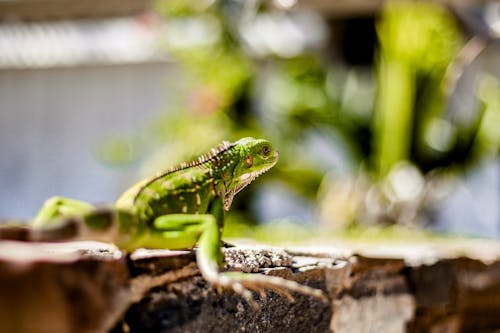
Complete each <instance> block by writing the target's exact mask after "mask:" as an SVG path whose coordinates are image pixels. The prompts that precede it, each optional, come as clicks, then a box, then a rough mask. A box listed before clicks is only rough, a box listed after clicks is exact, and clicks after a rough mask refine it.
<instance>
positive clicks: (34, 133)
mask: <svg viewBox="0 0 500 333" xmlns="http://www.w3.org/2000/svg"><path fill="white" fill-rule="evenodd" d="M176 81H177V74H176V71H175V70H174V69H173V66H172V65H171V64H168V63H142V64H132V65H130V64H129V65H109V66H85V67H73V68H52V69H24V70H0V218H6V217H16V218H27V217H30V216H33V214H35V213H36V211H37V209H38V207H39V206H40V205H41V204H42V203H43V201H44V200H45V199H46V198H48V197H49V196H52V195H55V194H58V195H64V196H70V197H74V198H78V199H82V200H86V201H91V202H111V201H114V200H115V199H116V197H117V196H118V195H119V193H121V191H122V190H123V189H124V188H126V187H127V186H128V185H130V184H131V183H132V182H134V181H135V180H136V176H135V175H136V173H135V171H136V170H135V168H134V166H131V167H127V168H124V167H122V168H111V167H109V166H105V165H102V164H101V163H99V162H98V161H97V160H96V159H95V156H94V154H93V153H92V149H93V147H95V145H96V144H97V143H98V142H99V140H102V139H103V138H105V137H106V136H109V135H113V134H122V133H130V134H134V131H137V130H138V128H140V127H141V126H143V125H144V124H145V122H147V121H148V120H150V119H152V118H153V117H154V115H155V114H157V113H159V112H162V111H163V110H164V106H165V105H166V103H168V101H169V98H173V96H175V95H176V93H175V86H176Z"/></svg>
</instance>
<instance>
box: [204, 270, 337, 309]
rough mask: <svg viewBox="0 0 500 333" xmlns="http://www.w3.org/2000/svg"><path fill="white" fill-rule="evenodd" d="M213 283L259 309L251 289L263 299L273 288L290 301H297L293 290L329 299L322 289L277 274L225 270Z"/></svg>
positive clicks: (326, 300) (325, 299) (324, 299)
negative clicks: (229, 290)
mask: <svg viewBox="0 0 500 333" xmlns="http://www.w3.org/2000/svg"><path fill="white" fill-rule="evenodd" d="M213 284H214V285H216V286H217V287H221V288H229V289H232V290H233V291H234V292H236V293H237V294H239V295H241V296H242V297H243V298H244V299H245V300H246V301H247V302H248V303H249V304H250V305H251V306H252V307H253V308H254V309H258V308H259V306H258V304H257V302H256V301H255V299H254V297H253V294H252V292H251V291H256V292H258V293H259V294H260V296H261V298H263V299H265V298H266V292H265V291H266V290H271V291H274V292H276V293H277V294H280V295H281V296H284V297H286V298H287V299H288V300H289V301H290V302H294V301H295V299H294V297H293V296H292V294H291V292H297V293H299V294H303V295H307V296H312V297H315V298H318V299H320V300H322V301H324V302H328V301H329V300H328V297H327V296H326V295H325V293H324V292H323V291H322V290H320V289H315V288H311V287H308V286H305V285H303V284H300V283H297V282H295V281H290V280H287V279H284V278H281V277H277V276H269V275H261V274H248V273H241V272H225V273H220V275H219V277H218V281H217V282H215V281H214V282H213Z"/></svg>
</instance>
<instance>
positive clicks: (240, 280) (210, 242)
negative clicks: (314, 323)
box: [146, 203, 326, 306]
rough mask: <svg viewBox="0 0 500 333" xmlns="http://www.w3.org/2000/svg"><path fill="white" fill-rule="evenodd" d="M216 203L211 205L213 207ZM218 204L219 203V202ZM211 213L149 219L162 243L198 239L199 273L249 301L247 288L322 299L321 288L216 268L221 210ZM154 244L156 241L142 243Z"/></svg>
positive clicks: (168, 244)
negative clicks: (299, 294) (218, 219)
mask: <svg viewBox="0 0 500 333" xmlns="http://www.w3.org/2000/svg"><path fill="white" fill-rule="evenodd" d="M217 208H218V204H217V203H215V206H213V207H212V211H214V209H215V210H217ZM220 208H222V206H220ZM214 213H215V215H212V214H171V215H164V216H160V217H158V218H156V219H155V220H154V222H153V226H154V229H155V233H157V234H158V235H161V236H160V238H159V239H155V243H156V242H161V238H163V239H164V242H165V247H168V248H173V247H174V248H180V247H183V245H184V246H187V247H190V246H192V245H194V244H195V243H196V240H198V242H197V243H198V249H197V251H196V260H197V264H198V267H199V269H200V272H201V274H202V276H203V277H204V278H205V279H206V280H207V281H208V282H209V283H210V284H211V285H212V286H214V287H221V288H229V289H232V290H234V291H235V292H236V293H238V294H240V295H242V296H243V297H244V298H245V299H246V300H247V301H248V302H249V303H250V304H251V305H253V306H256V303H255V302H254V300H253V296H252V294H251V292H250V290H255V291H258V292H262V291H263V290H264V289H270V290H273V291H276V292H278V293H280V294H284V295H288V291H296V292H299V293H302V294H306V295H311V296H314V297H318V298H321V299H326V297H325V295H324V294H323V292H322V291H320V290H318V289H314V288H310V287H307V286H304V285H301V284H299V283H296V282H293V281H290V280H286V279H283V278H280V277H275V276H265V275H261V274H248V273H242V272H220V270H219V267H220V265H221V264H222V262H223V254H222V252H221V240H220V225H221V224H220V223H218V222H217V218H216V216H218V217H219V218H221V216H222V215H219V214H222V211H220V212H219V213H217V212H215V211H214ZM147 245H155V246H154V247H158V246H157V245H159V244H146V246H147ZM172 245H174V246H172Z"/></svg>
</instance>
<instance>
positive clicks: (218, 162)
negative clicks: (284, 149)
mask: <svg viewBox="0 0 500 333" xmlns="http://www.w3.org/2000/svg"><path fill="white" fill-rule="evenodd" d="M277 161H278V151H277V150H275V149H274V148H273V146H272V144H271V143H270V142H269V141H267V140H263V139H254V138H243V139H241V140H239V141H237V142H234V143H229V142H223V143H222V144H221V145H219V146H218V147H216V148H214V149H212V150H211V152H210V153H208V154H206V155H202V156H201V157H199V158H198V159H196V160H194V161H192V162H189V163H183V164H181V165H179V166H177V167H175V168H172V169H169V170H167V171H165V172H162V173H159V174H158V175H156V176H154V177H152V178H149V179H145V180H143V181H141V182H139V183H137V184H135V185H134V186H132V187H131V188H130V189H128V190H127V191H126V192H125V193H124V194H123V195H122V196H121V197H120V198H119V199H118V201H117V202H116V203H115V204H114V205H113V206H111V207H107V208H96V207H94V206H92V205H90V204H88V203H85V202H82V201H77V200H73V199H68V198H62V197H53V198H51V199H49V200H47V201H46V202H45V204H44V205H43V207H42V208H41V209H40V211H39V212H38V214H37V216H36V218H35V221H34V223H33V226H34V227H35V230H53V231H54V232H55V234H57V230H66V232H69V233H70V234H71V235H72V233H75V235H76V236H78V238H80V239H94V240H102V241H108V242H112V243H114V244H116V245H117V246H118V247H120V248H122V249H124V250H127V251H133V250H135V249H137V248H140V247H145V248H166V249H185V248H193V247H194V246H195V245H196V244H197V249H196V260H197V264H198V267H199V269H200V272H201V274H202V276H203V277H204V278H205V279H206V280H207V281H208V282H209V283H210V284H211V285H213V286H216V287H222V288H231V289H233V290H234V291H235V292H237V293H239V294H241V295H242V296H244V297H245V298H246V299H247V300H252V294H251V293H250V291H249V289H250V290H256V291H262V289H263V288H268V289H272V290H275V291H278V292H280V291H281V292H283V293H284V294H287V292H286V290H291V291H297V292H300V293H304V294H308V295H312V296H316V297H319V298H323V299H324V298H325V296H324V294H323V293H322V291H321V290H317V289H313V288H310V287H307V286H304V285H301V284H298V283H296V282H292V281H289V280H285V279H282V278H278V277H272V276H264V275H260V274H245V273H237V272H221V271H220V270H219V266H220V264H221V263H222V262H223V254H222V251H221V244H222V241H221V231H222V227H223V218H224V210H228V209H229V208H230V206H231V203H232V201H233V198H234V196H235V195H236V194H237V193H238V192H239V191H241V190H242V189H243V188H244V187H245V186H247V185H248V184H250V182H252V181H253V180H254V179H255V178H257V177H258V176H259V175H261V174H262V173H264V172H266V171H267V170H269V169H270V168H272V167H273V166H274V165H275V164H276V162H277ZM69 222H74V223H69ZM61 225H63V226H66V228H61ZM68 226H69V231H68Z"/></svg>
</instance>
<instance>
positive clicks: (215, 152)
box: [133, 141, 235, 203]
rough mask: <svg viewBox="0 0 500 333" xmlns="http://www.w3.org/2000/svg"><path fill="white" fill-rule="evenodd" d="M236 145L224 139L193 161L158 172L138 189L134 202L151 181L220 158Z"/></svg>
mask: <svg viewBox="0 0 500 333" xmlns="http://www.w3.org/2000/svg"><path fill="white" fill-rule="evenodd" d="M234 146H235V145H234V143H231V142H228V141H223V142H222V143H221V144H220V145H218V146H217V147H215V148H212V149H211V150H210V152H209V153H208V154H204V155H201V156H200V157H198V158H197V159H195V160H193V161H191V162H183V163H181V164H179V165H177V166H175V167H172V168H169V169H167V170H165V171H163V172H160V173H158V174H157V175H156V176H154V177H151V179H149V180H148V181H147V182H145V183H144V184H143V185H142V186H141V187H140V188H139V189H138V190H137V193H136V194H135V196H134V199H133V202H134V203H135V202H136V200H137V198H138V196H139V195H140V194H141V193H142V191H143V190H144V189H145V188H147V187H148V186H149V185H150V184H151V183H153V182H155V181H156V180H158V179H160V178H163V177H166V176H168V175H169V174H172V173H174V172H177V171H181V170H184V169H188V168H191V167H197V166H202V165H204V164H205V163H208V162H212V161H215V160H217V159H218V157H220V155H221V154H222V153H224V152H226V151H228V150H230V149H231V148H233V147H234Z"/></svg>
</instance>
